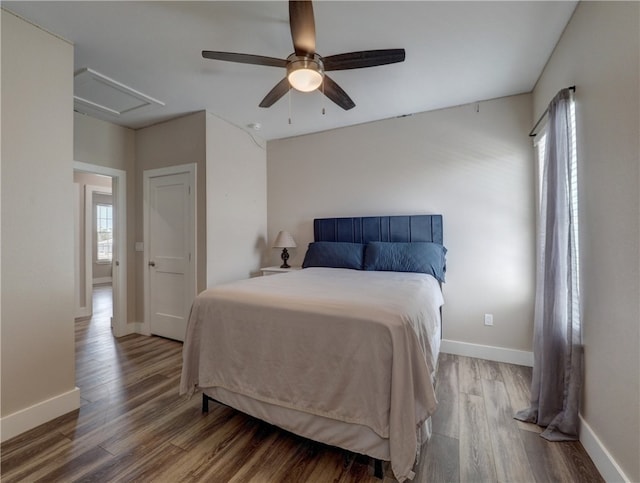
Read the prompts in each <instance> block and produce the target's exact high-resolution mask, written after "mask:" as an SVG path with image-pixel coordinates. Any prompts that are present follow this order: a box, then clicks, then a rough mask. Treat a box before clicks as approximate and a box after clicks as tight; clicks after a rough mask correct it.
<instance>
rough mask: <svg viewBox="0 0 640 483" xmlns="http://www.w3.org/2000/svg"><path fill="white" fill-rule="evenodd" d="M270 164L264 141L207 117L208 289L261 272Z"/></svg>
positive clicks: (215, 118) (214, 118)
mask: <svg viewBox="0 0 640 483" xmlns="http://www.w3.org/2000/svg"><path fill="white" fill-rule="evenodd" d="M266 165H267V155H266V150H265V147H264V141H262V140H261V139H259V138H257V137H253V134H251V133H248V132H246V131H244V130H242V129H240V128H239V127H237V126H234V125H232V124H230V123H228V122H226V121H224V120H222V119H220V118H218V117H216V116H215V115H213V114H211V113H207V174H206V178H207V179H206V182H207V219H206V226H207V287H211V286H213V285H216V284H218V283H222V282H228V281H232V280H238V279H243V278H248V277H251V276H255V275H257V274H259V273H260V267H261V264H262V262H263V255H264V253H265V252H266V236H267V166H266Z"/></svg>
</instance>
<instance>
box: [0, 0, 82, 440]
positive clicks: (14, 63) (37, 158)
mask: <svg viewBox="0 0 640 483" xmlns="http://www.w3.org/2000/svg"><path fill="white" fill-rule="evenodd" d="M0 15H1V17H2V186H1V189H2V243H1V245H2V253H1V257H0V258H1V259H2V268H1V270H2V272H1V278H2V308H1V317H2V337H1V344H2V351H1V352H2V359H1V361H2V362H1V366H2V387H1V390H0V393H1V404H0V406H1V407H2V439H5V438H6V437H7V436H10V434H9V433H10V432H11V431H12V430H14V429H22V430H24V429H29V427H33V426H36V425H38V424H39V423H41V422H44V421H46V420H47V419H51V418H54V417H56V416H58V415H60V414H63V413H66V412H68V411H71V410H73V409H75V408H77V407H78V405H79V401H80V399H79V392H78V391H77V388H75V361H74V328H73V320H74V273H73V268H72V267H73V265H74V258H73V246H74V237H73V232H74V204H73V192H74V190H73V178H72V175H71V173H72V170H73V166H72V162H73V96H72V89H73V78H72V76H73V47H72V45H71V44H69V43H67V42H64V41H62V40H60V39H59V38H56V37H54V36H52V35H50V34H48V33H46V32H45V31H43V30H42V29H39V28H37V27H34V26H33V25H31V24H28V23H26V22H24V21H23V20H21V19H19V18H17V17H15V16H14V15H12V14H10V13H8V12H6V11H2V13H1V14H0ZM43 73H46V75H43ZM52 220H54V221H53V222H52ZM32 406H36V407H35V408H34V409H33V411H30V412H29V415H28V419H27V420H22V419H21V417H20V415H19V414H18V415H14V413H17V412H18V411H20V410H23V409H25V408H30V407H32ZM12 415H14V416H12ZM7 416H12V417H9V418H7ZM5 418H7V419H5ZM25 426H26V427H25Z"/></svg>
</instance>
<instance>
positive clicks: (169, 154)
mask: <svg viewBox="0 0 640 483" xmlns="http://www.w3.org/2000/svg"><path fill="white" fill-rule="evenodd" d="M205 131H206V113H205V111H198V112H195V113H193V114H188V115H186V116H183V117H179V118H175V119H171V120H169V121H166V122H162V123H159V124H154V125H153V126H149V127H146V128H143V129H138V130H137V131H136V148H135V152H136V170H135V171H136V175H135V182H134V183H131V184H132V185H133V186H134V187H135V188H134V190H135V193H136V198H135V220H137V221H136V226H135V228H134V230H133V233H134V236H135V240H136V241H139V242H140V241H143V239H144V233H143V231H144V227H143V223H142V220H143V199H142V197H143V192H144V190H143V186H142V183H143V181H144V179H143V173H144V171H145V170H148V169H157V168H166V167H170V166H178V165H182V164H192V163H193V164H195V165H196V196H197V199H196V211H197V214H196V217H197V219H196V230H197V233H196V289H197V291H198V292H200V291H201V290H204V288H205V285H206V266H207V249H206V227H205V223H206V211H207V207H206V203H205V200H206V198H207V193H206V183H205V177H206V170H207V166H206V162H205V160H206V143H207V140H206V135H205ZM131 260H132V263H133V264H134V265H135V270H136V275H137V277H136V283H135V285H134V286H135V287H136V289H135V290H136V298H137V299H138V304H137V313H136V317H137V319H136V320H137V321H138V322H143V321H144V304H143V303H142V300H143V298H144V273H145V270H147V268H148V267H145V266H143V263H144V253H143V252H135V256H134V257H132V258H131Z"/></svg>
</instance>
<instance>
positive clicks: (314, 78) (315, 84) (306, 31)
mask: <svg viewBox="0 0 640 483" xmlns="http://www.w3.org/2000/svg"><path fill="white" fill-rule="evenodd" d="M289 25H290V28H291V38H292V39H293V47H294V50H295V52H294V53H293V54H291V55H290V56H289V57H287V58H286V59H277V58H275V57H265V56H262V55H252V54H237V53H232V52H215V51H211V50H203V51H202V57H204V58H205V59H214V60H224V61H227V62H239V63H241V64H255V65H266V66H270V67H285V68H286V69H287V76H286V77H285V78H284V79H282V80H281V81H280V82H278V83H277V84H276V86H275V87H274V88H273V89H271V91H269V93H268V94H267V95H266V96H265V98H264V99H262V102H260V107H271V106H272V105H273V104H274V103H275V102H276V101H278V100H279V99H280V98H281V97H282V96H284V95H285V94H286V93H287V92H289V89H291V87H293V88H294V89H296V90H299V91H302V92H311V91H314V90H316V89H318V88H319V87H320V86H322V92H323V93H324V95H326V96H327V97H328V98H329V99H331V100H332V101H333V102H335V103H336V104H337V105H338V106H340V107H341V108H343V109H344V110H349V109H351V108H353V107H355V103H354V102H353V101H352V100H351V98H350V97H349V96H348V95H347V93H346V92H345V91H344V90H342V88H341V87H340V86H339V85H338V84H336V83H335V82H334V81H333V80H332V79H331V78H330V77H329V76H328V75H326V72H330V71H333V70H347V69H362V68H364V67H375V66H378V65H385V64H394V63H396V62H403V61H404V57H405V52H404V49H383V50H363V51H360V52H349V53H347V54H338V55H330V56H328V57H322V56H321V55H319V54H318V53H317V52H316V27H315V21H314V18H313V5H312V4H311V1H310V0H303V1H290V2H289Z"/></svg>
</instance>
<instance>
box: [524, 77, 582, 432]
mask: <svg viewBox="0 0 640 483" xmlns="http://www.w3.org/2000/svg"><path fill="white" fill-rule="evenodd" d="M572 103H573V95H572V92H571V90H570V89H568V88H567V89H563V90H561V91H560V92H559V93H558V94H557V95H556V97H555V98H554V99H553V100H552V101H551V103H550V104H549V108H548V113H549V114H548V122H547V125H546V127H545V129H544V135H545V136H546V142H545V150H544V159H543V175H542V190H541V193H542V196H541V203H540V216H539V224H538V244H537V270H536V300H535V311H534V340H533V354H534V365H533V377H532V382H531V406H530V407H529V408H527V409H524V410H522V411H519V412H518V413H517V414H516V416H515V417H516V419H519V420H522V421H527V422H531V423H536V424H538V425H540V426H543V427H546V429H545V431H544V432H543V433H542V434H541V436H542V437H544V438H546V439H548V440H551V441H566V440H575V439H577V438H578V425H579V418H578V411H579V407H580V404H579V403H580V393H581V386H582V350H583V349H582V327H581V321H580V296H579V291H578V240H577V233H578V231H577V220H578V218H577V216H578V213H577V192H576V190H577V182H576V169H577V166H576V153H575V143H574V139H575V137H574V132H573V129H574V124H573V106H572Z"/></svg>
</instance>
